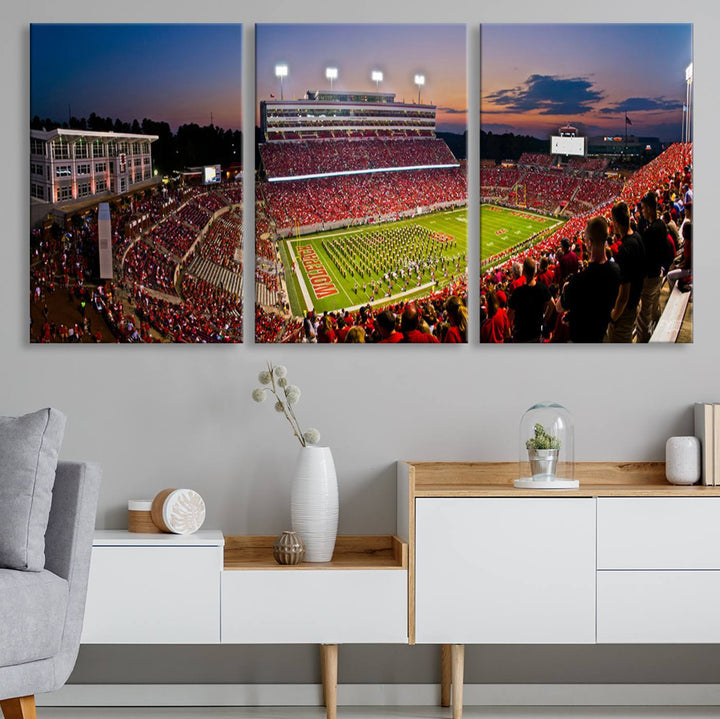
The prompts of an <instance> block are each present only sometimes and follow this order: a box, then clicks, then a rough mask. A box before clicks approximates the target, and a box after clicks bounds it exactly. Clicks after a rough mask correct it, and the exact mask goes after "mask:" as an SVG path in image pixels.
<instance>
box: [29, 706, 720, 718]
mask: <svg viewBox="0 0 720 719" xmlns="http://www.w3.org/2000/svg"><path fill="white" fill-rule="evenodd" d="M450 716H451V710H450V709H441V708H436V707H339V708H338V717H339V719H343V718H346V719H449V718H450ZM170 717H172V719H205V718H207V719H324V717H325V712H324V710H322V709H320V708H315V707H313V708H307V707H281V708H272V707H253V708H242V707H237V708H236V707H232V708H223V709H218V708H207V709H205V708H197V707H195V708H187V709H183V708H163V709H140V708H134V709H87V708H85V709H78V708H72V707H71V708H63V709H58V708H52V709H51V708H40V709H38V719H170ZM464 717H465V719H571V718H572V719H611V718H612V719H707V718H709V717H716V718H717V717H720V707H702V708H699V707H698V708H694V707H667V708H662V707H652V708H638V707H632V708H626V707H597V708H595V707H538V708H532V707H518V708H514V707H468V706H466V707H465V711H464Z"/></svg>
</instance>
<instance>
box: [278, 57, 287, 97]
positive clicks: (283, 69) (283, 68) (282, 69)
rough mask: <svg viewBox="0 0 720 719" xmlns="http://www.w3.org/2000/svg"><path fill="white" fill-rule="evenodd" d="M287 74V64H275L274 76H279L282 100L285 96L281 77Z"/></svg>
mask: <svg viewBox="0 0 720 719" xmlns="http://www.w3.org/2000/svg"><path fill="white" fill-rule="evenodd" d="M287 74H288V66H287V65H284V64H283V65H275V77H279V78H280V99H281V100H284V99H285V96H284V94H283V78H284V77H287Z"/></svg>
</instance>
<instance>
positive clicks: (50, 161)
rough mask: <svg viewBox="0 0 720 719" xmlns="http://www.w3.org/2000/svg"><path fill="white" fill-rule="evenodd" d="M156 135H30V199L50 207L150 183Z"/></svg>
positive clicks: (49, 132) (65, 132)
mask: <svg viewBox="0 0 720 719" xmlns="http://www.w3.org/2000/svg"><path fill="white" fill-rule="evenodd" d="M157 139H158V136H157V135H136V134H131V133H121V132H93V131H91V130H64V129H62V128H57V129H55V130H30V197H31V198H35V199H36V200H41V201H44V202H49V203H51V204H53V205H63V204H70V203H73V202H78V201H82V200H85V199H90V198H92V197H94V196H95V195H100V196H105V197H109V196H112V195H122V194H123V193H124V192H127V191H128V190H132V189H135V188H137V187H138V186H139V185H146V184H150V182H151V181H152V178H153V169H152V156H151V152H150V147H151V145H152V143H153V142H154V141H155V140H157Z"/></svg>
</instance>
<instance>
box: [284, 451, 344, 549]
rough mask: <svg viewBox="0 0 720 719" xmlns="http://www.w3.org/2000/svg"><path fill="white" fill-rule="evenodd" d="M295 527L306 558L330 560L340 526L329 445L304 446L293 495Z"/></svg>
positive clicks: (334, 476)
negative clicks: (303, 546)
mask: <svg viewBox="0 0 720 719" xmlns="http://www.w3.org/2000/svg"><path fill="white" fill-rule="evenodd" d="M290 513H291V517H292V528H293V530H294V531H295V532H297V533H298V534H299V535H300V538H301V539H302V541H303V544H304V545H305V561H306V562H329V561H330V560H331V559H332V555H333V551H334V549H335V538H336V537H337V526H338V487H337V477H336V475H335V463H334V462H333V458H332V453H331V452H330V448H329V447H315V446H309V447H302V448H301V450H300V457H299V458H298V463H297V467H296V469H295V477H294V478H293V482H292V489H291V495H290Z"/></svg>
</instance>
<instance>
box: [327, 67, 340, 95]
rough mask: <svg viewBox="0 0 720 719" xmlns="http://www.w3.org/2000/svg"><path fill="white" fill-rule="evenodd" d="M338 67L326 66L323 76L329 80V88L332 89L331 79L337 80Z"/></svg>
mask: <svg viewBox="0 0 720 719" xmlns="http://www.w3.org/2000/svg"><path fill="white" fill-rule="evenodd" d="M337 76H338V69H337V68H336V67H326V68H325V77H326V78H327V79H328V80H330V89H331V90H332V89H333V80H337Z"/></svg>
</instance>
